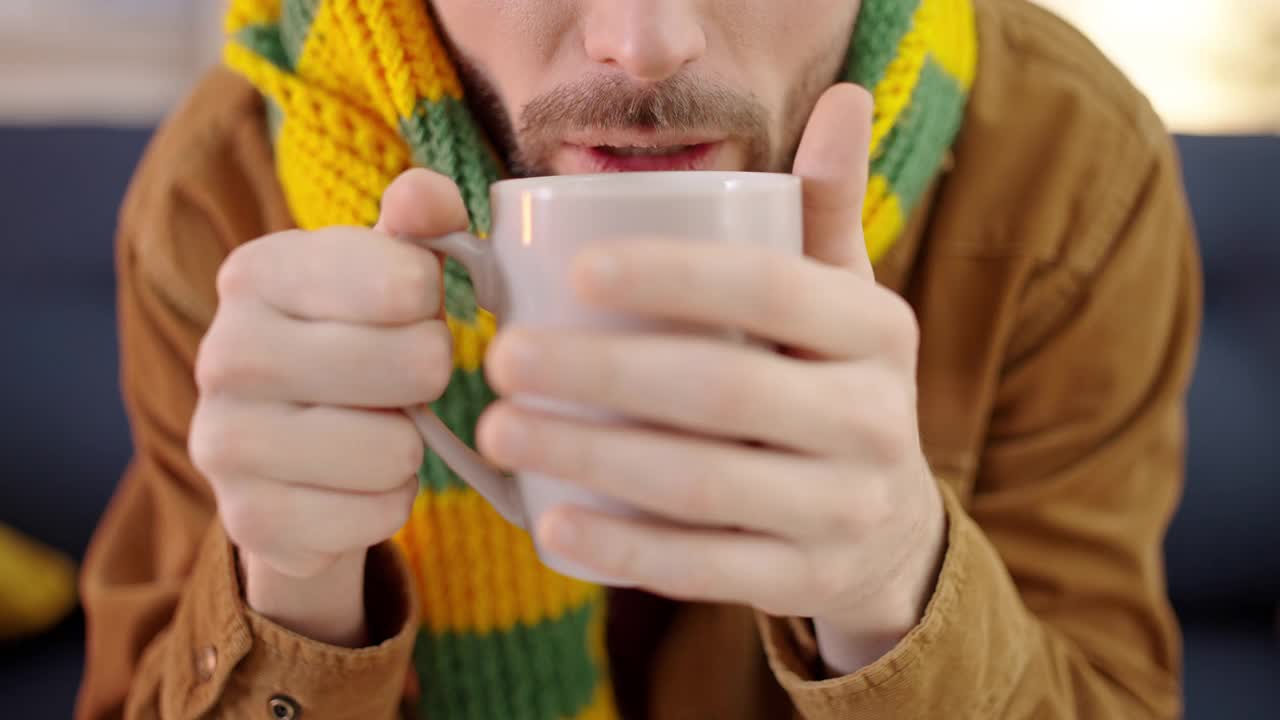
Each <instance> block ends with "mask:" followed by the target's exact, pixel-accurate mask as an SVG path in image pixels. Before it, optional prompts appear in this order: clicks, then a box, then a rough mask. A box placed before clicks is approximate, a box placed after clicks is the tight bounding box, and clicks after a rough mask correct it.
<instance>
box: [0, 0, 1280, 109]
mask: <svg viewBox="0 0 1280 720" xmlns="http://www.w3.org/2000/svg"><path fill="white" fill-rule="evenodd" d="M779 1H781V0H779ZM1037 1H1038V2H1040V3H1041V4H1042V5H1044V6H1046V7H1049V8H1050V9H1052V10H1053V11H1055V12H1057V13H1059V14H1061V15H1063V16H1064V17H1066V18H1068V19H1070V20H1071V21H1072V22H1074V23H1075V24H1076V25H1078V26H1079V27H1080V28H1082V29H1083V30H1084V31H1085V32H1086V33H1087V34H1088V35H1090V36H1091V37H1092V38H1093V39H1094V40H1095V42H1097V43H1098V44H1099V45H1100V46H1101V47H1102V48H1103V49H1104V50H1105V51H1107V52H1108V53H1109V54H1110V55H1111V56H1112V57H1113V58H1114V59H1115V60H1116V61H1117V62H1118V63H1119V64H1120V65H1121V67H1123V68H1124V69H1125V70H1126V71H1127V72H1128V73H1129V74H1130V76H1131V77H1133V78H1134V80H1135V82H1137V84H1138V85H1139V86H1140V87H1142V88H1143V90H1144V91H1146V92H1147V94H1148V95H1150V96H1151V98H1152V100H1153V101H1154V103H1155V105H1156V107H1157V108H1158V109H1159V110H1160V111H1161V113H1162V114H1163V115H1164V117H1165V118H1166V120H1167V121H1168V122H1169V123H1170V125H1171V126H1173V128H1174V129H1175V130H1178V131H1182V132H1202V133H1212V132H1219V133H1221V132H1232V133H1246V132H1254V133H1270V132H1280V0H1037ZM224 4H225V0H0V123H15V122H16V123H23V124H43V123H64V122H73V123H86V122H87V123H103V122H105V123H108V124H135V125H136V124H142V125H149V124H152V123H154V122H155V120H156V119H157V118H159V117H160V116H161V115H163V114H164V112H165V111H166V110H167V109H168V108H169V107H171V106H172V104H173V103H174V102H176V100H177V99H178V98H179V97H181V96H182V94H183V92H184V91H185V89H186V88H187V87H189V86H190V84H191V82H192V81H193V79H194V78H195V77H196V76H197V75H198V74H199V73H200V72H202V71H203V70H204V69H205V68H206V67H208V66H209V65H211V64H212V63H214V62H216V61H217V56H218V45H219V42H220V38H219V35H220V32H219V31H220V25H221V23H220V16H221V12H222V7H223V6H224Z"/></svg>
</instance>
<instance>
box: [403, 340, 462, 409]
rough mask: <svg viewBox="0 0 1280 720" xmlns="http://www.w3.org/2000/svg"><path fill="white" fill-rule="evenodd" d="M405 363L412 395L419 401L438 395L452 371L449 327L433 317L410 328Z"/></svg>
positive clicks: (430, 399)
mask: <svg viewBox="0 0 1280 720" xmlns="http://www.w3.org/2000/svg"><path fill="white" fill-rule="evenodd" d="M412 332H413V336H414V337H413V342H412V343H411V345H412V350H411V351H410V352H409V353H408V355H407V356H406V358H405V360H406V362H408V363H409V368H408V372H409V375H410V380H409V382H410V387H411V389H412V392H413V394H414V396H415V399H417V400H419V401H423V402H429V401H434V400H436V399H437V398H439V397H440V396H441V395H442V394H443V393H444V391H445V389H446V388H447V387H448V386H449V380H450V377H451V376H452V374H453V339H452V337H451V336H450V334H449V328H448V327H447V326H446V325H445V324H444V323H443V322H441V321H438V320H433V321H430V322H426V323H423V324H422V325H420V326H418V327H416V328H414V329H413V331H412Z"/></svg>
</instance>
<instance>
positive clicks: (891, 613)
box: [813, 495, 947, 676]
mask: <svg viewBox="0 0 1280 720" xmlns="http://www.w3.org/2000/svg"><path fill="white" fill-rule="evenodd" d="M931 500H933V501H935V502H936V505H935V504H934V503H931V505H933V507H931V511H930V512H928V513H926V514H925V517H926V518H927V520H926V521H925V523H923V525H922V526H921V527H920V529H919V530H918V531H917V533H916V538H917V540H918V543H917V544H916V545H915V550H914V552H912V553H911V554H910V555H909V556H908V557H907V558H906V560H905V561H904V562H903V563H902V569H901V571H900V572H898V573H896V574H895V575H894V577H893V580H892V581H890V582H889V583H888V584H887V585H886V587H885V588H884V590H883V591H882V592H880V593H877V594H876V596H875V597H873V598H870V602H869V603H868V604H867V606H866V607H862V608H859V609H856V610H852V611H849V612H845V613H841V614H840V615H839V616H832V617H825V618H814V620H813V622H814V632H815V635H816V639H817V642H818V651H819V654H820V655H821V657H822V660H823V662H824V663H825V664H826V666H827V669H828V671H829V672H830V673H831V674H833V675H834V676H843V675H850V674H852V673H855V672H857V671H858V670H860V669H862V668H864V667H867V666H868V665H871V664H873V663H875V662H876V661H877V660H879V659H880V658H882V657H884V656H885V655H887V654H888V653H889V652H890V651H891V650H893V649H894V648H895V647H897V645H898V643H900V642H901V641H902V640H903V638H905V637H906V636H907V634H908V633H910V632H911V631H912V630H913V629H915V627H916V625H918V624H919V623H920V620H921V619H922V618H923V617H924V613H925V608H926V607H927V606H928V604H929V600H930V599H932V597H933V594H934V591H935V589H936V587H937V584H938V575H939V572H940V571H941V568H942V561H943V558H944V557H945V555H946V544H947V517H946V511H945V510H944V508H943V504H942V498H941V496H940V495H933V496H931Z"/></svg>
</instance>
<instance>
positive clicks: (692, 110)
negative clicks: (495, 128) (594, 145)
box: [514, 75, 769, 174]
mask: <svg viewBox="0 0 1280 720" xmlns="http://www.w3.org/2000/svg"><path fill="white" fill-rule="evenodd" d="M637 128H641V129H646V130H659V131H699V130H702V131H706V130H712V131H715V132H717V133H719V134H725V135H728V136H730V137H734V138H737V139H739V140H741V141H743V142H744V143H745V144H746V146H747V154H748V157H749V158H751V159H752V160H753V161H755V162H759V161H760V160H761V159H762V158H764V157H765V156H766V155H767V153H768V148H769V132H768V113H767V111H766V110H765V108H764V105H763V104H762V103H761V102H760V101H759V100H757V99H756V98H755V97H754V96H752V95H750V94H746V93H742V92H740V91H737V90H734V89H733V88H730V87H728V86H727V85H724V84H723V83H720V82H718V81H716V80H713V79H709V78H701V77H694V76H691V75H674V76H672V77H669V78H666V79H665V80H662V81H661V82H658V83H654V84H651V85H644V86H639V85H636V84H635V83H633V82H631V81H629V80H627V79H626V78H625V77H621V76H590V77H586V78H583V79H581V80H578V81H576V82H573V83H569V84H567V85H562V86H560V87H557V88H555V89H553V90H551V91H549V92H547V93H544V94H542V95H539V96H538V97H536V98H534V99H533V100H532V101H531V102H529V104H528V105H526V106H525V107H524V109H523V110H522V111H521V113H520V122H519V129H518V131H517V133H516V134H517V136H518V142H517V143H516V145H517V152H516V157H515V158H514V160H515V164H516V165H517V166H519V167H518V169H519V170H523V171H524V173H522V174H525V173H538V174H541V172H540V171H541V170H542V169H544V168H545V167H546V165H547V163H548V161H549V159H550V157H551V155H552V153H554V152H555V150H556V149H557V148H558V147H559V145H560V143H561V142H562V141H563V138H564V136H565V135H567V134H568V133H571V132H574V131H581V130H627V129H637ZM753 164H755V163H754V162H753Z"/></svg>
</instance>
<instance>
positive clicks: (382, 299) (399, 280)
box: [373, 262, 437, 321]
mask: <svg viewBox="0 0 1280 720" xmlns="http://www.w3.org/2000/svg"><path fill="white" fill-rule="evenodd" d="M434 278H435V273H434V272H433V271H432V269H430V268H429V266H428V264H427V263H423V262H404V263H397V264H396V266H395V267H394V268H393V270H392V271H391V272H387V273H384V274H383V275H382V277H381V278H379V279H378V280H376V281H374V290H373V292H374V303H375V305H374V306H375V308H377V313H378V314H379V315H380V316H383V317H386V318H387V319H388V320H392V321H395V320H407V319H413V318H416V317H418V316H420V315H422V314H424V313H425V310H426V309H427V307H428V303H429V302H430V300H431V297H432V293H433V292H434V291H435V289H436V286H437V283H436V281H435V279H434Z"/></svg>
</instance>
